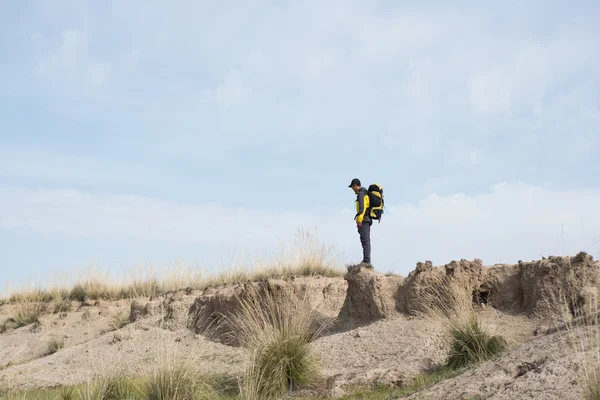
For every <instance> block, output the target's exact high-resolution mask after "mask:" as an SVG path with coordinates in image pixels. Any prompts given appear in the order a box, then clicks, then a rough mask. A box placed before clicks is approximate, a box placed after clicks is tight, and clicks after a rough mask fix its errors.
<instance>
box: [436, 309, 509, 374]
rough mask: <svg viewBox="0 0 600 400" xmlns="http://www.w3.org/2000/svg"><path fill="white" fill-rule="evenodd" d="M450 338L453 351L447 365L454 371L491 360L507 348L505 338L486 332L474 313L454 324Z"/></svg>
mask: <svg viewBox="0 0 600 400" xmlns="http://www.w3.org/2000/svg"><path fill="white" fill-rule="evenodd" d="M450 336H451V337H452V349H451V350H450V355H449V357H448V362H447V364H448V366H449V367H450V368H452V369H458V368H462V367H465V366H468V365H470V364H474V363H479V362H483V361H486V360H489V359H490V358H492V357H494V356H496V355H498V354H500V353H502V352H503V351H504V350H505V348H506V341H505V340H504V338H502V337H499V336H491V335H489V334H488V333H487V332H485V331H484V330H483V328H482V327H481V325H480V324H479V321H478V319H477V316H476V315H475V314H474V313H472V314H471V315H469V316H468V317H467V318H463V319H461V321H457V322H456V323H455V324H453V325H452V326H451V327H450Z"/></svg>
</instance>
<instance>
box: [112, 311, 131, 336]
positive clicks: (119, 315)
mask: <svg viewBox="0 0 600 400" xmlns="http://www.w3.org/2000/svg"><path fill="white" fill-rule="evenodd" d="M112 317H113V320H112V322H111V326H112V327H113V329H114V330H117V331H118V330H119V329H121V328H123V327H125V326H127V325H128V324H129V313H128V312H127V310H117V311H115V312H114V313H113V316H112Z"/></svg>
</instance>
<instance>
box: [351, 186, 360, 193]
mask: <svg viewBox="0 0 600 400" xmlns="http://www.w3.org/2000/svg"><path fill="white" fill-rule="evenodd" d="M358 189H360V186H358V185H352V190H353V191H354V193H358Z"/></svg>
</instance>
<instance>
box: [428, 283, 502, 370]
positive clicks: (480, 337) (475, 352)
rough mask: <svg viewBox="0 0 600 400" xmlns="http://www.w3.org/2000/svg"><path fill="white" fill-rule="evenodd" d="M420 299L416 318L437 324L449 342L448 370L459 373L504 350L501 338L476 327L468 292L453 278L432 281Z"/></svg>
mask: <svg viewBox="0 0 600 400" xmlns="http://www.w3.org/2000/svg"><path fill="white" fill-rule="evenodd" d="M420 297H421V308H422V310H421V311H420V312H419V314H421V315H423V316H425V317H426V318H428V319H430V320H432V321H434V322H436V323H440V324H441V325H442V327H443V328H444V330H445V333H446V334H447V336H448V338H449V340H450V351H449V354H448V360H447V365H448V366H449V367H451V368H453V369H458V368H462V367H464V366H467V365H470V364H474V363H479V362H482V361H486V360H488V359H490V358H492V357H494V356H496V355H498V354H500V353H502V352H503V351H504V350H505V348H506V345H507V343H506V341H505V340H504V338H502V337H499V336H492V335H490V334H489V333H488V332H487V331H486V330H485V329H484V328H483V327H482V326H481V324H480V323H479V320H478V318H477V314H476V313H475V310H474V309H473V300H472V295H471V292H470V290H468V288H465V287H461V286H460V285H459V283H458V282H456V281H455V280H453V279H452V278H450V277H448V276H446V275H440V276H437V277H435V278H433V279H432V281H431V282H430V283H429V288H428V290H426V291H425V292H424V293H422V294H421V296H420Z"/></svg>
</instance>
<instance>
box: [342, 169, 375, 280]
mask: <svg viewBox="0 0 600 400" xmlns="http://www.w3.org/2000/svg"><path fill="white" fill-rule="evenodd" d="M348 187H349V188H352V190H353V191H354V193H355V194H356V215H355V216H354V219H355V220H356V228H357V230H358V234H359V236H360V243H361V245H362V249H363V260H362V263H361V264H363V265H364V266H365V267H369V268H373V267H372V266H371V225H372V224H373V220H372V219H371V216H370V213H369V212H368V211H367V210H368V209H369V193H368V191H367V189H365V188H364V187H362V186H361V183H360V180H359V179H358V178H354V179H352V182H350V185H348Z"/></svg>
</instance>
